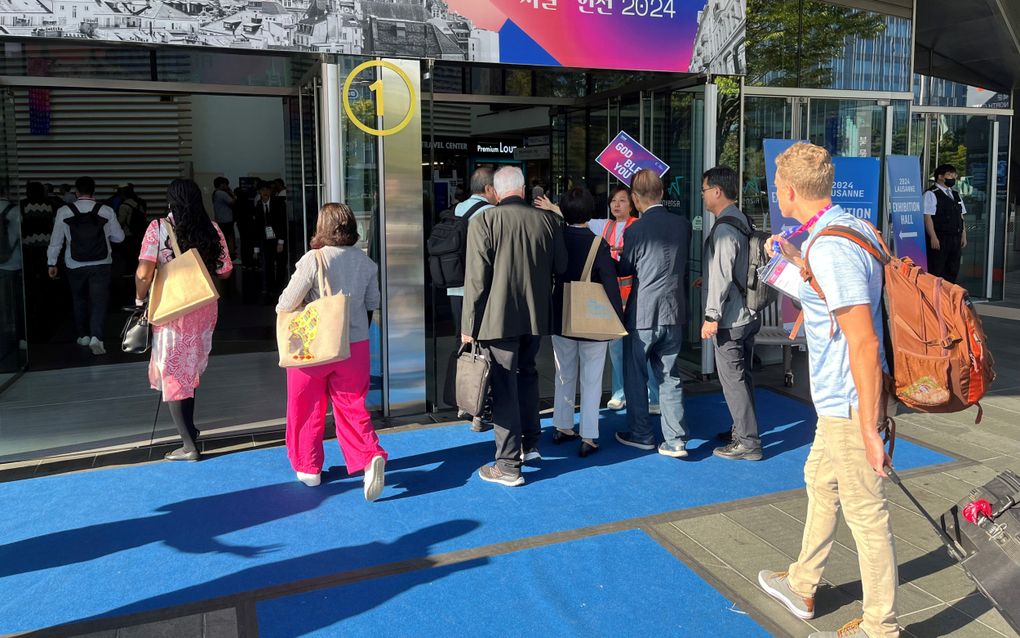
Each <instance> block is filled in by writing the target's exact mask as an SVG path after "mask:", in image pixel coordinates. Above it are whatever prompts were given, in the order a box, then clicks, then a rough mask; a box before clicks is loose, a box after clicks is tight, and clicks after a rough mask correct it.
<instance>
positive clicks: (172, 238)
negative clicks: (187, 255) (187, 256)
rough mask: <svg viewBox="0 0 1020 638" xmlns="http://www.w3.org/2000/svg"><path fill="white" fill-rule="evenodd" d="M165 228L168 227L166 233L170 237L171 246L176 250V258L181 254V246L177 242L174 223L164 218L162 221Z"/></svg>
mask: <svg viewBox="0 0 1020 638" xmlns="http://www.w3.org/2000/svg"><path fill="white" fill-rule="evenodd" d="M161 223H162V224H163V228H164V229H166V234H167V236H168V237H169V238H170V248H172V249H173V251H174V259H177V258H178V257H180V256H181V246H180V244H178V243H177V233H175V232H174V227H173V224H171V223H170V222H169V221H167V220H166V219H164V220H163V221H162V222H161Z"/></svg>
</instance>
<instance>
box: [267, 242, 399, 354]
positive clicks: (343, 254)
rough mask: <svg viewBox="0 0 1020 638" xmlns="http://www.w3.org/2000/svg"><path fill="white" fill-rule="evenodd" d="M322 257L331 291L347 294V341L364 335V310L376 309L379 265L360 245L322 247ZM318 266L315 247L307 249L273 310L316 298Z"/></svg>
mask: <svg viewBox="0 0 1020 638" xmlns="http://www.w3.org/2000/svg"><path fill="white" fill-rule="evenodd" d="M321 250H322V253H323V256H324V257H325V258H326V279H327V280H328V281H329V287H330V288H331V289H332V290H333V294H335V295H336V294H344V295H348V297H349V299H348V304H349V305H348V309H347V312H348V317H349V320H350V331H351V332H350V340H351V343H357V342H358V341H365V340H367V339H368V312H369V311H370V310H378V309H379V303H380V301H381V299H380V295H379V266H377V265H376V263H375V262H374V261H372V260H371V259H369V257H368V255H366V254H365V253H364V251H362V250H361V249H360V248H354V247H352V246H345V247H335V246H327V247H325V248H322V249H321ZM318 273H319V267H318V263H317V262H316V259H315V251H314V250H310V251H308V252H307V253H305V255H304V257H302V258H301V259H299V260H298V263H297V266H295V270H294V275H293V276H292V277H291V278H290V283H289V284H287V288H286V290H284V291H283V294H281V295H280V301H279V303H277V305H276V311H277V312H290V311H292V310H297V309H298V308H299V307H300V306H301V305H302V304H307V303H311V302H312V301H315V300H316V299H318V298H319V296H320V294H319V285H318Z"/></svg>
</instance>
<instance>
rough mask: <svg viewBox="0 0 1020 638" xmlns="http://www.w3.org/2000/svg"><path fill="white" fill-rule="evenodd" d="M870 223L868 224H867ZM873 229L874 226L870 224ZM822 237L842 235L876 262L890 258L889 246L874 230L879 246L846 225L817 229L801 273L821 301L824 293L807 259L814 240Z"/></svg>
mask: <svg viewBox="0 0 1020 638" xmlns="http://www.w3.org/2000/svg"><path fill="white" fill-rule="evenodd" d="M869 225H870V224H869ZM872 229H874V226H872ZM822 237H842V238H843V239H847V240H849V241H852V242H853V243H855V244H857V245H858V246H860V247H861V248H862V249H863V250H864V251H865V252H867V253H868V254H869V255H871V256H872V257H874V258H875V259H876V260H877V261H878V263H880V264H882V265H883V266H885V265H886V264H888V263H889V262H890V261H891V260H892V255H891V254H890V252H889V247H888V246H886V244H885V240H883V239H882V235H881V234H879V233H878V231H877V230H876V231H875V237H876V238H878V243H879V248H876V247H875V244H874V243H873V242H872V241H871V238H869V237H868V236H867V235H865V234H864V233H861V232H860V231H857V230H854V229H853V228H849V227H847V226H827V227H825V228H823V229H822V230H821V231H819V233H818V235H817V236H816V237H815V238H814V239H813V240H811V244H809V245H808V248H807V251H806V252H805V253H804V271H803V272H802V273H801V274H802V275H803V277H804V281H806V282H808V284H810V285H811V288H812V289H814V291H815V292H816V293H817V294H818V296H819V298H821V300H822V301H825V293H823V292H822V289H821V287H820V286H819V285H818V282H816V281H815V277H814V274H813V273H812V272H811V265H810V263H809V261H808V259H809V257H810V255H811V248H812V246H814V244H815V242H816V241H818V240H819V239H821V238H822Z"/></svg>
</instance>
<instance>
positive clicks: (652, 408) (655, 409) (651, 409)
mask: <svg viewBox="0 0 1020 638" xmlns="http://www.w3.org/2000/svg"><path fill="white" fill-rule="evenodd" d="M648 414H650V415H652V416H660V415H661V414H662V410H660V409H659V404H658V403H653V404H651V405H649V406H648Z"/></svg>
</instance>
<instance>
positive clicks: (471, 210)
mask: <svg viewBox="0 0 1020 638" xmlns="http://www.w3.org/2000/svg"><path fill="white" fill-rule="evenodd" d="M488 205H489V202H486V201H481V202H475V204H474V206H472V207H471V208H469V209H468V212H467V213H466V214H465V215H464V221H467V220H469V219H471V216H472V215H474V214H475V213H477V212H478V211H479V210H480V209H481V208H482V207H484V206H488Z"/></svg>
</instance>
